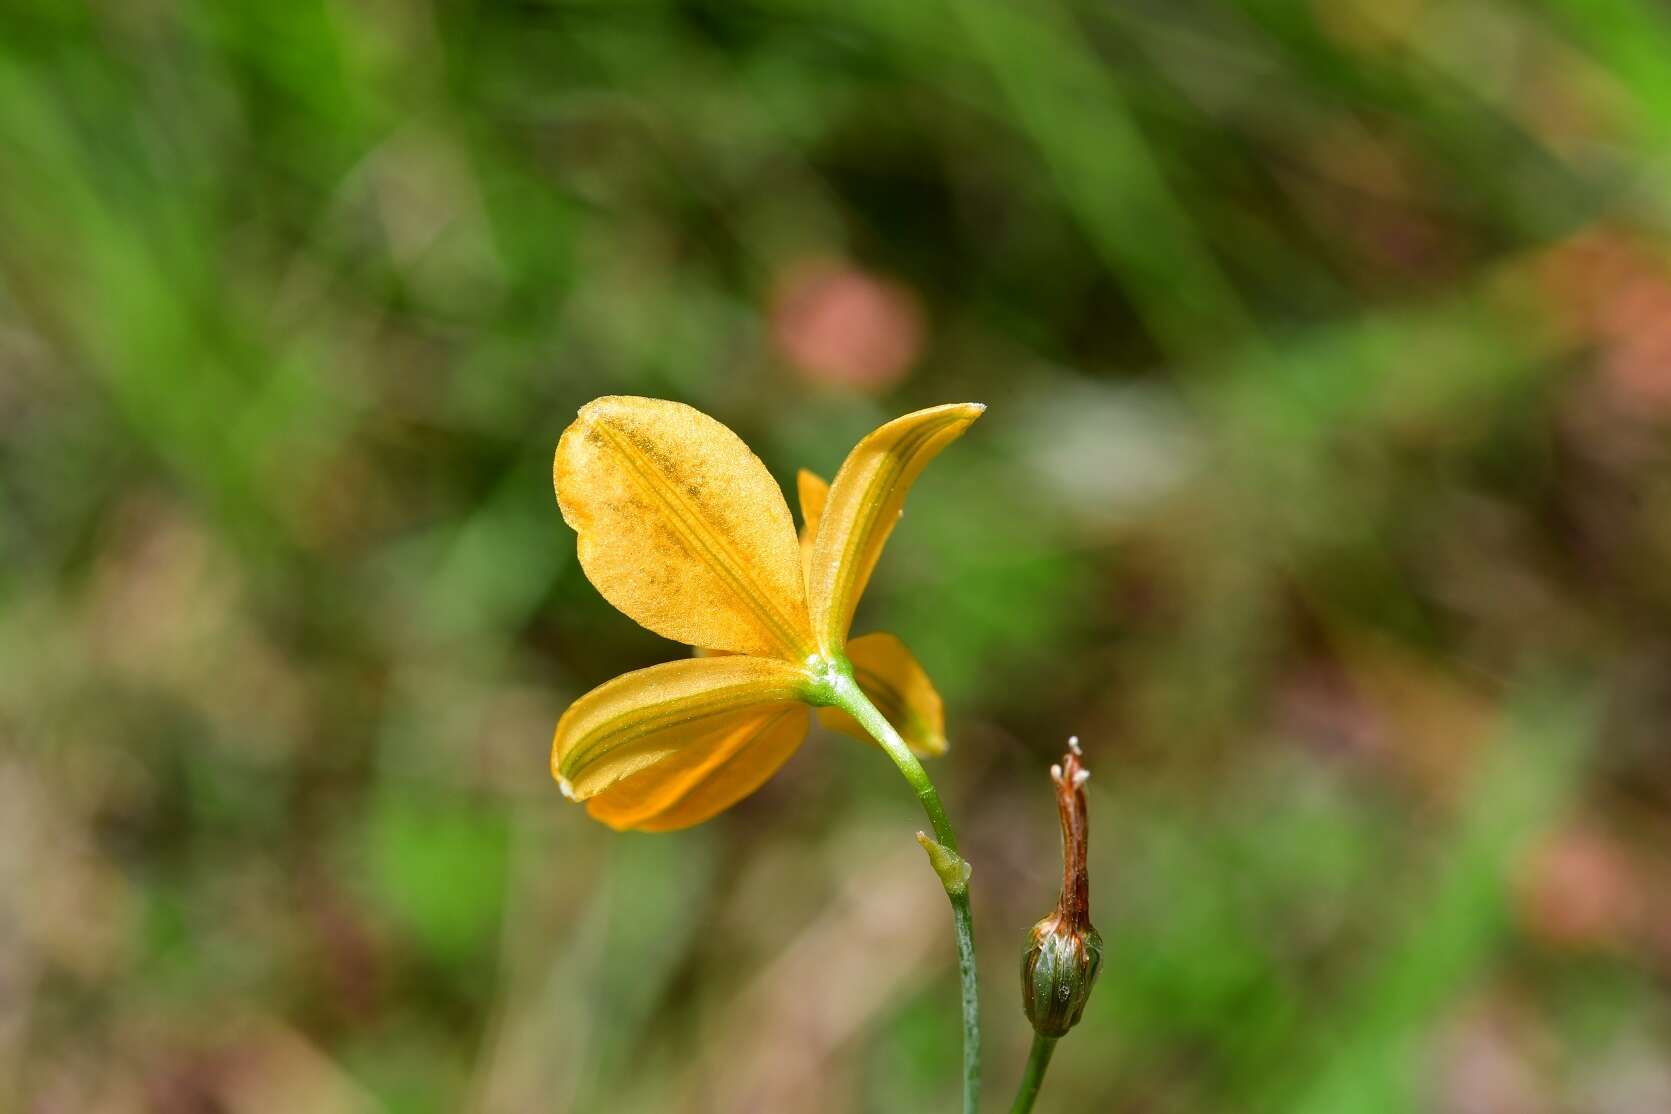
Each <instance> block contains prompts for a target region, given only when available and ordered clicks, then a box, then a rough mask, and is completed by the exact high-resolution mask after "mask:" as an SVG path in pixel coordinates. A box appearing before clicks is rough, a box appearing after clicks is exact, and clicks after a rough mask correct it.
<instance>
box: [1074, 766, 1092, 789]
mask: <svg viewBox="0 0 1671 1114" xmlns="http://www.w3.org/2000/svg"><path fill="white" fill-rule="evenodd" d="M1090 780H1091V771H1090V770H1075V771H1074V772H1073V787H1074V788H1075V789H1078V788H1079V787H1080V786H1081V785H1084V784H1085V783H1086V782H1087V781H1090Z"/></svg>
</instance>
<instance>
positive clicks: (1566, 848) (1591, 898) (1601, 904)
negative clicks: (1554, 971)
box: [1521, 829, 1639, 949]
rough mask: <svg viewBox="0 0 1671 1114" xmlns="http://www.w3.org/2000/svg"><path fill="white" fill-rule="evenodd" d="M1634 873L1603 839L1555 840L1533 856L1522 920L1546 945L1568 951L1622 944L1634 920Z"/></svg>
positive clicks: (1591, 835)
mask: <svg viewBox="0 0 1671 1114" xmlns="http://www.w3.org/2000/svg"><path fill="white" fill-rule="evenodd" d="M1638 892H1639V891H1638V882H1637V878H1636V872H1635V870H1634V869H1633V867H1632V866H1631V864H1630V862H1629V861H1628V860H1627V859H1626V858H1625V855H1624V854H1623V852H1622V851H1620V849H1619V848H1618V847H1617V846H1616V845H1615V844H1614V843H1613V842H1612V841H1611V840H1608V839H1606V838H1605V837H1603V836H1601V835H1599V834H1597V833H1595V832H1588V831H1584V830H1581V829H1579V830H1572V831H1568V832H1563V833H1561V834H1560V835H1557V836H1556V837H1555V838H1554V839H1552V840H1551V841H1550V842H1549V843H1547V844H1546V845H1545V846H1544V847H1543V848H1542V849H1541V850H1540V851H1539V852H1538V853H1536V854H1535V855H1533V856H1532V859H1531V862H1530V863H1529V865H1528V869H1527V870H1526V873H1525V875H1524V884H1523V886H1522V889H1521V909H1522V916H1523V918H1524V920H1525V921H1526V922H1527V927H1528V928H1530V929H1531V931H1532V932H1533V933H1535V934H1536V935H1537V936H1539V937H1540V938H1542V939H1543V940H1544V941H1545V942H1547V943H1550V944H1554V945H1556V946H1559V947H1567V948H1578V949H1584V948H1609V947H1613V946H1617V945H1619V944H1621V943H1625V942H1626V940H1627V938H1628V937H1629V936H1630V935H1631V933H1632V931H1633V930H1634V929H1635V927H1636V925H1637V923H1638V921H1639V916H1638V914H1639V903H1638Z"/></svg>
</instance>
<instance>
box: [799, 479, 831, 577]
mask: <svg viewBox="0 0 1671 1114" xmlns="http://www.w3.org/2000/svg"><path fill="white" fill-rule="evenodd" d="M795 494H796V497H797V498H798V499H799V500H800V504H801V572H802V573H803V574H804V573H805V572H806V570H807V569H809V568H811V567H812V543H813V540H814V539H815V538H817V537H818V520H819V519H821V518H822V517H824V500H825V499H826V498H827V497H828V496H829V494H830V481H828V480H826V479H825V478H824V477H823V476H820V475H819V474H818V473H817V472H809V471H808V470H807V469H805V468H802V469H801V470H800V471H799V472H797V473H796V474H795Z"/></svg>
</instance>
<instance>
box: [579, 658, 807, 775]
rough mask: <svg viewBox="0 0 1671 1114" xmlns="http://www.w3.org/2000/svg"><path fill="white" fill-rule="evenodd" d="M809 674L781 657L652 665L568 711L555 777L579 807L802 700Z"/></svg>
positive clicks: (590, 695)
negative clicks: (743, 721) (744, 721)
mask: <svg viewBox="0 0 1671 1114" xmlns="http://www.w3.org/2000/svg"><path fill="white" fill-rule="evenodd" d="M806 684H807V678H806V674H804V673H803V672H801V670H800V669H799V668H797V667H796V666H794V665H791V664H790V663H789V662H786V661H782V660H779V659H777V658H759V657H747V656H740V655H734V654H733V655H726V656H724V657H713V658H686V659H684V660H683V661H670V662H667V663H665V664H663V665H652V666H651V667H650V668H648V669H639V670H636V671H634V672H632V673H626V674H623V675H621V676H619V677H616V678H615V679H614V680H612V681H606V682H604V683H603V684H601V685H599V686H598V687H597V688H595V689H593V690H592V691H591V692H589V693H587V694H586V695H585V696H582V697H581V698H580V699H579V700H576V701H575V702H574V703H573V704H571V705H570V706H569V710H568V711H566V712H564V713H563V718H562V719H561V720H559V721H558V723H557V734H556V736H555V738H553V739H552V742H551V773H552V776H553V777H555V778H556V779H557V783H558V785H559V786H561V787H562V790H563V793H564V794H565V795H566V796H568V797H569V798H571V799H573V800H577V801H583V800H586V799H587V798H588V797H594V796H596V795H598V794H599V793H602V792H604V791H605V790H607V789H608V788H609V787H610V786H612V785H614V784H616V783H617V782H619V781H621V780H622V779H624V778H628V777H631V776H632V775H633V774H636V773H638V772H639V771H641V770H645V769H648V768H649V767H651V766H654V765H656V764H657V763H660V762H665V761H668V760H670V759H673V758H674V757H676V756H677V755H678V754H679V753H680V752H681V751H683V750H685V749H686V748H687V747H691V746H701V745H712V743H713V736H715V735H716V734H720V733H724V732H726V731H729V730H730V729H731V728H732V727H733V726H735V725H736V723H737V722H738V719H739V714H742V713H752V714H760V713H763V712H771V711H781V710H782V709H783V708H785V707H787V706H789V705H791V704H793V703H795V702H797V701H800V700H801V699H802V696H803V694H804V693H805V691H806Z"/></svg>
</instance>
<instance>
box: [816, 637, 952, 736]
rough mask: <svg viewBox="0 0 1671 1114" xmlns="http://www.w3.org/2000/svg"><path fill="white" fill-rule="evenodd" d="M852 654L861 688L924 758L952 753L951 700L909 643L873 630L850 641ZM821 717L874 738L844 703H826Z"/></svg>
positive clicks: (829, 724) (855, 733)
mask: <svg viewBox="0 0 1671 1114" xmlns="http://www.w3.org/2000/svg"><path fill="white" fill-rule="evenodd" d="M847 659H848V660H849V661H851V662H852V663H853V676H854V679H856V680H857V681H858V682H859V687H860V688H861V689H863V690H864V694H865V695H866V696H868V697H870V700H871V703H873V704H875V705H876V710H877V711H879V712H881V713H882V715H883V716H885V717H887V720H888V722H889V723H891V724H893V725H894V729H895V730H896V731H898V732H899V733H900V735H901V736H902V737H903V738H904V739H905V742H906V745H907V746H909V747H910V748H911V750H912V751H913V752H914V753H916V754H917V755H919V756H921V757H923V758H932V757H934V756H936V755H941V754H944V753H946V707H945V704H944V703H943V702H942V701H941V700H940V694H939V693H938V692H936V691H935V690H934V682H933V681H931V680H929V679H928V674H927V673H926V672H925V671H924V670H923V667H922V666H921V665H919V664H917V659H916V658H915V657H913V656H912V655H911V651H910V650H907V649H906V648H905V643H903V642H901V641H900V640H899V639H898V638H896V637H894V636H893V635H891V634H881V633H878V634H867V635H865V636H863V637H862V638H855V639H854V640H853V641H852V642H849V643H848V644H847ZM818 719H819V722H821V723H823V725H824V726H825V727H829V728H832V729H834V730H836V731H843V732H846V733H847V734H849V735H852V736H853V737H854V738H856V739H863V740H865V741H867V742H868V741H871V740H870V735H869V733H868V732H866V731H865V729H864V728H863V727H860V726H859V721H858V720H856V719H854V718H853V717H852V716H850V715H848V714H847V713H846V712H844V711H842V710H841V709H840V708H820V709H818Z"/></svg>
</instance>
